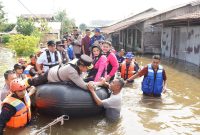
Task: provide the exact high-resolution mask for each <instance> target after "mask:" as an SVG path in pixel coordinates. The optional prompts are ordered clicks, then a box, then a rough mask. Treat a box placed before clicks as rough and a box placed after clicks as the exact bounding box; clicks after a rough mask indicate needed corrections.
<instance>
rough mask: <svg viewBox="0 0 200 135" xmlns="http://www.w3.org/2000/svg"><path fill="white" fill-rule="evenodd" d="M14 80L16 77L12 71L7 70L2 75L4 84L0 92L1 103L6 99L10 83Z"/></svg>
mask: <svg viewBox="0 0 200 135" xmlns="http://www.w3.org/2000/svg"><path fill="white" fill-rule="evenodd" d="M16 78H17V75H16V73H15V71H13V70H7V71H6V72H5V73H4V79H5V84H4V87H3V89H2V90H1V91H0V98H1V101H3V100H4V99H5V98H6V97H7V95H9V93H10V82H11V81H12V80H14V79H16Z"/></svg>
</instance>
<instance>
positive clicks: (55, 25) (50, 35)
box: [20, 14, 61, 44]
mask: <svg viewBox="0 0 200 135" xmlns="http://www.w3.org/2000/svg"><path fill="white" fill-rule="evenodd" d="M20 17H22V18H24V19H26V20H28V19H32V20H33V21H34V25H35V27H38V28H39V27H40V26H41V20H43V21H46V22H47V27H48V29H49V30H48V32H46V33H44V36H43V38H42V39H41V42H42V43H43V44H46V42H47V41H48V40H58V39H60V30H61V22H56V21H55V18H54V15H52V14H34V15H33V14H22V15H21V16H20Z"/></svg>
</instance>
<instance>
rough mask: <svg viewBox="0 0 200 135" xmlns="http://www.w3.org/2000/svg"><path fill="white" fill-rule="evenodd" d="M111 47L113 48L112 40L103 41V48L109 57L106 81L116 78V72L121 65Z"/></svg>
mask: <svg viewBox="0 0 200 135" xmlns="http://www.w3.org/2000/svg"><path fill="white" fill-rule="evenodd" d="M111 48H112V44H111V42H109V41H105V42H103V45H102V50H103V53H104V54H105V55H106V57H107V67H106V74H107V76H106V81H111V80H113V79H114V76H115V73H116V72H117V70H118V67H119V63H118V61H117V58H116V56H115V54H114V53H112V52H111V51H110V50H111Z"/></svg>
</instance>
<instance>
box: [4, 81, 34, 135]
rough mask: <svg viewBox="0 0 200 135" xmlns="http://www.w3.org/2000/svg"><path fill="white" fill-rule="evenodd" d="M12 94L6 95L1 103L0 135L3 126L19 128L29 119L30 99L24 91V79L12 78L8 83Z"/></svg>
mask: <svg viewBox="0 0 200 135" xmlns="http://www.w3.org/2000/svg"><path fill="white" fill-rule="evenodd" d="M10 90H11V91H12V94H10V95H8V96H7V97H6V98H5V99H4V101H3V104H2V111H1V114H0V135H2V134H3V129H4V127H5V126H8V127H11V128H20V127H24V126H25V125H27V123H29V122H30V120H31V108H30V107H31V100H30V97H29V95H28V93H27V92H26V85H25V82H24V80H21V79H14V80H13V81H11V83H10Z"/></svg>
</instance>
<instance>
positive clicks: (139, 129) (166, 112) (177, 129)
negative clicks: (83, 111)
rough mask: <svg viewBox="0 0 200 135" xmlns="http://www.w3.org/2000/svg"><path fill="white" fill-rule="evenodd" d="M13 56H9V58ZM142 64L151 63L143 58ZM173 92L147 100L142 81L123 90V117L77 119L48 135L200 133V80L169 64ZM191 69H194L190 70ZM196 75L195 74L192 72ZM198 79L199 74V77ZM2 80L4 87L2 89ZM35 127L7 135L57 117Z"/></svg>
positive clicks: (0, 57)
mask: <svg viewBox="0 0 200 135" xmlns="http://www.w3.org/2000/svg"><path fill="white" fill-rule="evenodd" d="M8 54H9V55H8ZM14 61H15V60H14V59H12V54H11V53H7V52H6V51H5V50H3V51H2V50H1V53H0V63H1V66H0V69H1V70H0V72H1V75H2V74H3V72H4V71H5V70H6V69H7V68H10V67H12V65H13V64H14ZM138 62H139V63H141V62H142V63H144V64H143V65H146V64H147V63H150V62H151V59H149V58H147V57H139V58H138ZM163 66H164V68H165V70H166V73H167V83H168V88H169V90H168V91H167V92H166V93H165V94H163V95H162V97H161V98H149V97H143V95H142V92H141V90H140V86H141V81H142V78H139V79H136V80H135V83H134V84H133V85H129V86H127V87H125V88H124V90H123V106H122V118H121V119H120V120H119V121H118V122H116V123H109V122H108V121H106V119H105V117H104V116H96V117H89V118H76V119H75V118H73V119H70V120H69V121H65V124H64V125H63V126H60V125H59V124H57V125H55V126H53V127H52V128H51V129H48V130H47V131H45V133H44V135H48V134H52V135H54V134H56V135H66V134H69V135H77V134H78V135H95V134H98V135H107V134H108V135H133V134H135V135H138V134H140V135H155V134H166V135H169V134H170V135H171V134H172V135H179V134H181V135H182V134H185V135H189V134H194V135H195V134H196V135H197V134H200V91H199V88H200V80H199V79H198V78H196V77H194V76H193V75H191V73H190V74H188V71H189V70H188V68H185V66H180V65H179V64H175V65H172V64H171V63H170V62H168V61H165V62H164V63H163ZM190 70H191V69H190ZM192 73H193V72H192ZM196 76H198V74H196ZM2 80H3V79H2V77H1V86H2ZM33 114H34V116H33V120H32V123H31V125H29V126H27V127H26V128H23V129H17V130H16V129H15V130H13V129H6V132H5V133H6V134H7V135H10V134H16V135H17V134H18V135H25V134H27V135H28V134H30V133H31V132H33V131H35V130H38V129H40V128H41V127H43V126H45V125H46V124H48V123H50V122H52V121H53V120H54V118H51V117H47V116H43V115H39V114H37V111H35V112H34V113H33Z"/></svg>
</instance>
